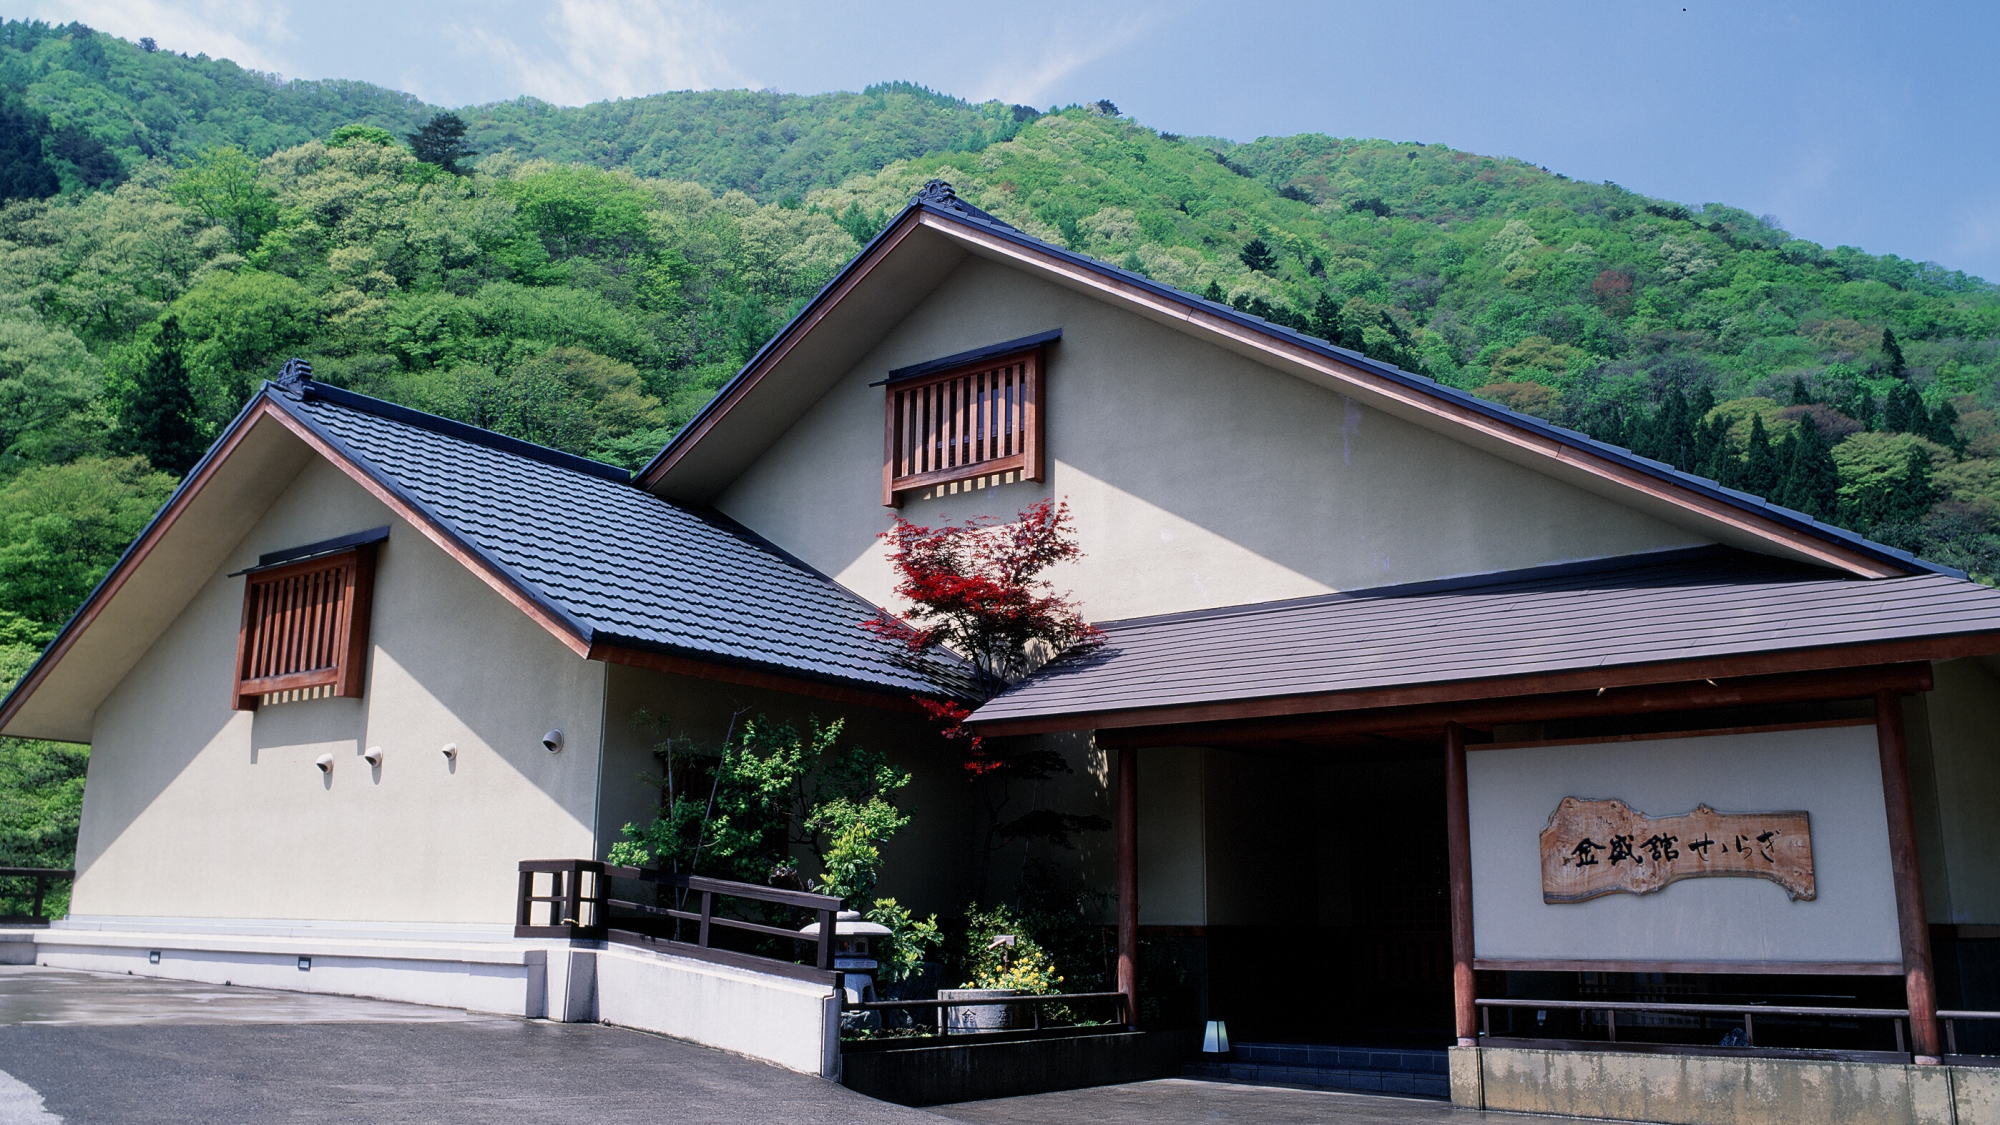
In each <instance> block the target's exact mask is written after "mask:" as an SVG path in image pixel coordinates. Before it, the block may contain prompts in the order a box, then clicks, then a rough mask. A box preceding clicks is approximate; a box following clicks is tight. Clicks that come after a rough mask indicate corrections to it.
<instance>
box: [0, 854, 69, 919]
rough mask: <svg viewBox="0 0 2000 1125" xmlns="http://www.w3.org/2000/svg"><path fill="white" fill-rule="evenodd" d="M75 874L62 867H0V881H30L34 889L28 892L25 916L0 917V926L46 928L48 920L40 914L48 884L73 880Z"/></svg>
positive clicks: (46, 898) (46, 900) (44, 903)
mask: <svg viewBox="0 0 2000 1125" xmlns="http://www.w3.org/2000/svg"><path fill="white" fill-rule="evenodd" d="M75 878H76V872H75V871H72V870H70V869H68V868H63V867H0V879H6V880H15V879H30V880H33V887H34V889H33V890H32V891H31V892H30V899H29V902H30V905H29V907H28V912H27V913H26V914H10V915H0V925H5V926H46V925H48V924H49V920H48V918H47V917H46V916H45V915H44V914H43V913H42V910H43V908H44V906H45V905H46V904H47V902H48V894H49V884H50V883H53V882H57V881H58V880H74V879H75Z"/></svg>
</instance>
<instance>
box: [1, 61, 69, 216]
mask: <svg viewBox="0 0 2000 1125" xmlns="http://www.w3.org/2000/svg"><path fill="white" fill-rule="evenodd" d="M48 131H49V119H48V118H47V117H45V116H43V115H42V114H41V113H39V112H37V111H36V110H34V109H33V108H31V107H29V106H28V105H27V104H26V103H24V102H22V101H21V99H20V98H18V97H16V96H15V95H14V93H13V91H11V90H4V89H0V203H4V202H6V201H7V200H9V199H46V198H47V197H49V196H51V195H54V194H55V193H56V192H57V191H59V190H61V188H62V182H61V181H60V180H58V179H57V178H56V171H55V169H53V168H51V167H49V162H48V159H47V157H45V156H44V155H43V153H42V138H43V137H44V136H46V135H47V134H48Z"/></svg>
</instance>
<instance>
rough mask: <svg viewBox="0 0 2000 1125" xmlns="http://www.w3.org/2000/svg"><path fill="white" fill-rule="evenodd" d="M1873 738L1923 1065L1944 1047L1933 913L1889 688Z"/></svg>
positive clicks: (1914, 1035)
mask: <svg viewBox="0 0 2000 1125" xmlns="http://www.w3.org/2000/svg"><path fill="white" fill-rule="evenodd" d="M1875 744H1876V747H1877V749H1878V750H1879V751H1880V753H1881V758H1882V803H1883V805H1884V806H1885V811H1886V812H1887V813H1888V816H1889V870H1890V875H1891V877H1892V878H1894V879H1895V881H1896V922H1897V927H1898V930H1899V933H1900V936H1901V938H1902V942H1903V988H1904V992H1905V995H1906V996H1907V997H1908V999H1907V1000H1906V1001H1905V1002H1906V1003H1907V1004H1908V1006H1909V1009H1910V1051H1911V1053H1912V1054H1913V1055H1915V1056H1916V1061H1917V1063H1918V1064H1919V1065H1927V1064H1928V1065H1935V1064H1936V1063H1937V1061H1938V1056H1939V1055H1940V1054H1941V1053H1942V1051H1941V1048H1940V1046H1939V1040H1938V1020H1937V981H1936V978H1935V977H1934V976H1932V974H1931V937H1930V919H1929V917H1928V915H1926V914H1925V912H1924V874H1923V870H1922V869H1921V868H1920V867H1918V866H1917V817H1916V812H1915V810H1914V808H1913V807H1912V805H1911V803H1910V754H1909V748H1908V746H1907V745H1906V743H1905V741H1904V738H1903V710H1902V707H1901V706H1900V705H1899V704H1898V702H1897V698H1896V696H1895V695H1894V694H1893V693H1891V692H1887V691H1879V692H1876V693H1875Z"/></svg>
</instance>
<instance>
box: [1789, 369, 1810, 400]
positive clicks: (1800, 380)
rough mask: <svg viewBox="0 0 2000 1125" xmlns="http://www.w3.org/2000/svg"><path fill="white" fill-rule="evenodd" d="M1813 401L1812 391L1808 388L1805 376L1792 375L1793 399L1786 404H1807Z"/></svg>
mask: <svg viewBox="0 0 2000 1125" xmlns="http://www.w3.org/2000/svg"><path fill="white" fill-rule="evenodd" d="M1811 403H1812V392H1810V391H1808V390H1806V379H1805V376H1803V375H1794V376H1792V401H1791V402H1789V403H1787V404H1786V405H1787V406H1807V405H1810V404H1811Z"/></svg>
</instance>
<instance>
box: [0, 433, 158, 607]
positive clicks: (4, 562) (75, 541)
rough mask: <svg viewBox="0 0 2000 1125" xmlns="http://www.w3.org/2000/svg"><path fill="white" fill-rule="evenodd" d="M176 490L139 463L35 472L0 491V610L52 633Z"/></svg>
mask: <svg viewBox="0 0 2000 1125" xmlns="http://www.w3.org/2000/svg"><path fill="white" fill-rule="evenodd" d="M173 487H174V482H173V478H171V477H168V476H166V475H165V474H163V473H157V472H154V471H153V470H152V468H151V467H149V466H148V465H147V464H146V462H145V461H144V460H143V459H141V458H138V457H124V458H100V457H86V458H82V459H79V460H76V461H72V462H70V463H69V464H66V465H46V466H36V467H33V468H29V469H25V470H23V471H22V472H20V473H18V474H16V475H15V476H14V477H13V479H11V480H9V481H7V482H6V484H5V485H0V610H4V611H6V612H8V613H13V614H18V615H20V616H21V617H23V618H26V619H27V620H29V621H32V622H35V623H37V624H39V625H41V626H43V627H46V628H48V629H51V630H53V629H54V627H55V626H56V625H58V624H60V623H61V622H62V621H64V620H65V619H67V618H68V617H69V615H70V614H71V613H72V612H74V611H75V609H76V607H77V606H79V605H81V604H82V603H83V598H84V595H85V594H88V593H89V592H90V589H91V587H92V586H94V585H96V584H97V580H98V579H99V578H101V577H102V576H103V575H104V572H105V571H106V570H108V569H110V566H111V564H112V563H113V562H114V561H116V560H117V558H118V556H119V555H120V554H123V553H124V551H125V547H126V544H128V543H130V542H131V541H132V539H133V537H135V536H136V535H138V533H139V529H140V528H142V527H144V526H145V524H146V521H147V520H148V519H150V518H151V517H152V515H153V513H154V512H155V511H156V510H157V509H158V508H159V506H160V505H161V504H162V503H164V502H165V501H166V498H167V494H168V493H169V492H171V491H173Z"/></svg>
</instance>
